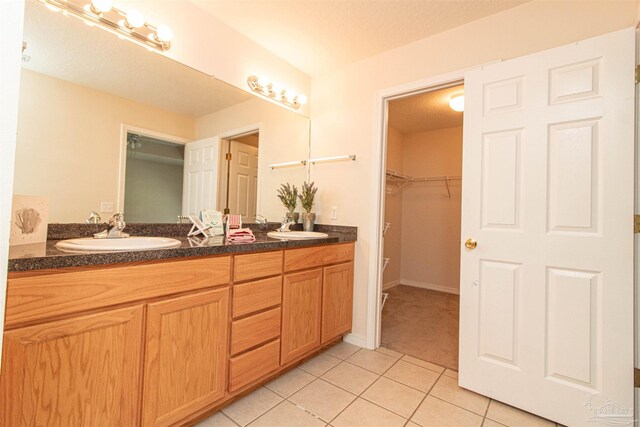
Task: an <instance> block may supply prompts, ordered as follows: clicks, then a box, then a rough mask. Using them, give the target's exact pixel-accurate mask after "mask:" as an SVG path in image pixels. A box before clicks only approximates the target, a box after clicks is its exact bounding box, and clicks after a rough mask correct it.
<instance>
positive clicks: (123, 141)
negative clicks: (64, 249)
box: [114, 123, 192, 213]
mask: <svg viewBox="0 0 640 427" xmlns="http://www.w3.org/2000/svg"><path fill="white" fill-rule="evenodd" d="M130 132H131V133H137V134H140V135H144V136H148V137H150V138H156V139H162V140H164V141H168V142H173V143H175V144H181V145H185V144H186V143H187V142H192V140H191V139H188V138H182V137H180V136H175V135H170V134H168V133H162V132H157V131H154V130H149V129H145V128H141V127H137V126H133V125H128V124H126V123H122V124H121V125H120V153H119V159H118V198H117V202H116V209H115V212H123V210H124V185H125V182H124V181H125V178H126V176H127V134H128V133H130ZM115 212H114V213H115Z"/></svg>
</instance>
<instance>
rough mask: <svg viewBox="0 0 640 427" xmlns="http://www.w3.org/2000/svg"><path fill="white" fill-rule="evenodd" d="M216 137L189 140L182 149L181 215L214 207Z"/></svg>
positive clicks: (216, 158)
mask: <svg viewBox="0 0 640 427" xmlns="http://www.w3.org/2000/svg"><path fill="white" fill-rule="evenodd" d="M218 144H219V139H218V137H213V138H206V139H201V140H199V141H193V142H189V143H187V144H186V145H185V149H184V178H183V179H184V181H183V190H182V215H196V216H197V215H200V211H201V210H203V209H215V207H216V192H217V179H218Z"/></svg>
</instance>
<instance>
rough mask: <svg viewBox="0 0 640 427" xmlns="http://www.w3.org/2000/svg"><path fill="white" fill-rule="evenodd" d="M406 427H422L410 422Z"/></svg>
mask: <svg viewBox="0 0 640 427" xmlns="http://www.w3.org/2000/svg"><path fill="white" fill-rule="evenodd" d="M404 427H420V426H419V425H418V424H416V423H412V422H411V421H409V422H408V423H407V424H405V426H404Z"/></svg>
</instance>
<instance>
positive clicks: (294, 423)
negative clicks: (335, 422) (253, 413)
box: [250, 401, 326, 427]
mask: <svg viewBox="0 0 640 427" xmlns="http://www.w3.org/2000/svg"><path fill="white" fill-rule="evenodd" d="M325 425H326V423H325V422H324V421H322V420H321V419H319V418H316V417H314V416H313V415H311V414H310V413H308V412H306V411H305V410H304V409H302V408H298V407H297V406H296V405H294V404H293V403H291V402H287V401H285V402H282V403H281V404H279V405H278V406H276V407H275V408H273V409H271V410H270V411H269V412H267V413H266V414H264V415H263V416H261V417H260V418H258V419H257V420H255V421H254V422H252V423H251V424H250V426H251V427H324V426H325Z"/></svg>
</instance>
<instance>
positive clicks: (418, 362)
mask: <svg viewBox="0 0 640 427" xmlns="http://www.w3.org/2000/svg"><path fill="white" fill-rule="evenodd" d="M402 360H404V361H405V362H409V363H413V364H414V365H418V366H421V367H423V368H427V369H430V370H432V371H435V372H444V370H445V368H443V367H442V366H438V365H435V364H433V363H431V362H427V361H426V360H422V359H418V358H417V357H413V356H409V355H408V354H405V355H404V356H402Z"/></svg>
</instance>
